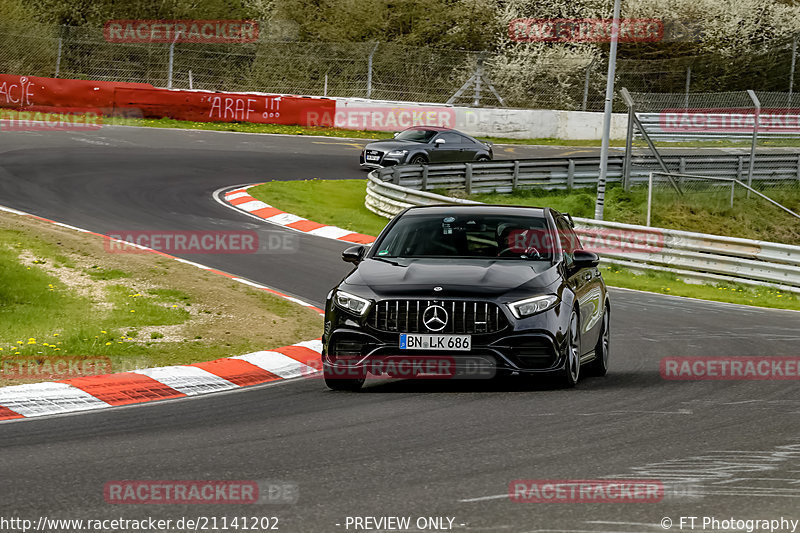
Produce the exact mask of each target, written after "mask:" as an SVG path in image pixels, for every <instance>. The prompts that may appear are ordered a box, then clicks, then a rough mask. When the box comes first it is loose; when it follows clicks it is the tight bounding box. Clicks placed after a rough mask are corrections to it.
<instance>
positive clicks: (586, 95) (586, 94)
mask: <svg viewBox="0 0 800 533" xmlns="http://www.w3.org/2000/svg"><path fill="white" fill-rule="evenodd" d="M593 63H594V60H592V61H591V62H590V63H589V64H588V65H586V75H585V77H584V79H583V103H582V104H581V111H586V104H587V102H588V101H589V72H590V71H591V70H592V64H593Z"/></svg>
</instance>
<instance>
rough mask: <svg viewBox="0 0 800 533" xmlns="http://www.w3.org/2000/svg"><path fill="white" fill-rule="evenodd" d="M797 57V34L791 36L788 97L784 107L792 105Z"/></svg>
mask: <svg viewBox="0 0 800 533" xmlns="http://www.w3.org/2000/svg"><path fill="white" fill-rule="evenodd" d="M796 59H797V34H795V35H794V38H792V66H791V68H789V98H788V100H787V101H786V107H792V89H794V66H795V60H796Z"/></svg>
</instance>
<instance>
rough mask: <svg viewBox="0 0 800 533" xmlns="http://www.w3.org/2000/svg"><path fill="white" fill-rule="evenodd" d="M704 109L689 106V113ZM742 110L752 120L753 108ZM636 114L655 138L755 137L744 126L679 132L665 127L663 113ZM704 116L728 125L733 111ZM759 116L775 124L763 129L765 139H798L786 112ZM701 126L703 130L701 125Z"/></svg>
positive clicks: (793, 123) (761, 132)
mask: <svg viewBox="0 0 800 533" xmlns="http://www.w3.org/2000/svg"><path fill="white" fill-rule="evenodd" d="M702 111H703V110H700V109H693V108H688V109H687V110H686V113H687V115H689V116H691V115H694V114H700V113H702ZM742 111H743V112H742V113H741V114H742V115H743V116H746V115H748V114H749V117H750V120H751V122H752V120H753V119H752V117H753V110H752V109H749V110H748V109H744V110H742ZM673 113H674V111H673ZM793 114H794V115H796V114H797V112H796V111H795V112H794V113H793ZM636 116H637V117H638V118H639V121H640V122H641V124H642V126H643V127H644V128H645V130H646V131H647V133H648V135H650V138H651V139H653V140H654V141H676V142H681V141H703V140H719V139H720V137H724V138H725V139H738V140H742V141H749V140H750V139H751V138H752V137H753V132H752V131H751V130H747V129H745V128H743V127H742V128H741V130H740V131H735V130H734V129H732V128H728V129H727V130H725V131H724V133H720V132H719V131H715V130H714V129H713V128H710V127H709V128H708V129H707V131H691V128H687V127H684V128H680V131H676V130H678V128H675V127H672V128H670V127H665V122H666V121H665V118H664V116H663V115H662V113H636ZM703 116H704V118H706V119H707V120H708V121H709V122H710V123H716V124H725V123H727V122H730V117H731V113H704V114H703ZM759 119H760V120H761V121H762V122H764V123H769V124H771V125H772V126H771V127H770V128H769V129H762V130H759V132H758V137H759V138H760V139H762V140H764V139H797V138H798V137H800V131H798V129H797V126H796V119H795V120H792V121H789V120H787V115H786V114H780V115H775V114H770V113H763V114H761V115H760V116H759ZM697 129H698V130H699V129H701V128H697Z"/></svg>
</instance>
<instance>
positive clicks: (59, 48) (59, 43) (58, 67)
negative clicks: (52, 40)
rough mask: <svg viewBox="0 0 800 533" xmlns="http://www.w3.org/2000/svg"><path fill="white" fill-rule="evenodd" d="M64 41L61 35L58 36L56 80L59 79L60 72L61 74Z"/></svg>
mask: <svg viewBox="0 0 800 533" xmlns="http://www.w3.org/2000/svg"><path fill="white" fill-rule="evenodd" d="M63 41H64V39H63V38H62V37H61V36H60V35H59V36H58V56H57V57H56V74H55V76H54V77H55V78H57V77H58V74H59V72H61V47H62V45H63Z"/></svg>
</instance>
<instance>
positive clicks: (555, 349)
mask: <svg viewBox="0 0 800 533" xmlns="http://www.w3.org/2000/svg"><path fill="white" fill-rule="evenodd" d="M562 315H563V313H561V312H559V311H558V309H557V308H554V309H551V310H549V311H546V312H544V313H541V314H539V315H535V316H533V317H528V318H525V319H522V320H515V319H514V318H513V317H512V316H510V315H508V316H507V317H506V318H507V320H508V326H506V327H505V328H504V329H502V330H501V331H498V332H495V333H475V334H472V335H471V339H472V343H471V349H470V350H469V351H444V350H443V351H439V350H435V351H429V350H401V349H400V334H399V333H395V332H386V331H380V330H377V329H375V328H373V327H371V326H370V325H369V324H368V323H367V322H368V321H367V320H366V319H360V318H357V317H354V316H351V315H349V314H348V313H346V312H344V311H341V310H340V309H338V308H337V307H335V306H332V308H331V306H330V304H329V309H328V312H327V313H326V322H325V333H324V335H323V338H322V341H323V350H322V360H323V363H324V364H325V365H328V366H329V368H334V367H338V368H345V369H350V370H353V371H363V372H365V373H372V374H378V375H381V374H388V375H391V370H392V369H393V368H396V367H397V366H398V365H400V364H406V365H407V366H406V368H408V365H414V364H419V363H420V361H426V360H427V361H428V364H431V363H430V362H431V361H432V362H433V363H440V364H441V366H442V367H443V368H445V369H455V370H456V371H457V373H458V375H459V376H462V375H464V373H465V372H466V376H464V377H470V375H471V374H474V375H472V376H471V377H474V378H486V377H492V376H493V375H494V374H496V373H498V372H500V373H508V372H517V373H520V374H546V373H552V372H555V371H558V370H560V369H561V368H563V366H564V363H565V360H566V328H567V324H566V321H565V320H564V317H563V316H562ZM434 366H435V365H434Z"/></svg>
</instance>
